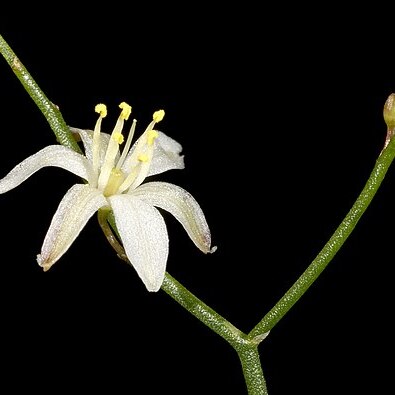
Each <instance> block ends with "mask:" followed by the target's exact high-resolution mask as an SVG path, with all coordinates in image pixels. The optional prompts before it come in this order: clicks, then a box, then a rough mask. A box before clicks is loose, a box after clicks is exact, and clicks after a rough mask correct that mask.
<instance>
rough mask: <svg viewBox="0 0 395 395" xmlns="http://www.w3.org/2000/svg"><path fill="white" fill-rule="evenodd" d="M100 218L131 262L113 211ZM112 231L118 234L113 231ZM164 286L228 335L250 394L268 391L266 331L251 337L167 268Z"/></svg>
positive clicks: (103, 211) (120, 252) (112, 241)
mask: <svg viewBox="0 0 395 395" xmlns="http://www.w3.org/2000/svg"><path fill="white" fill-rule="evenodd" d="M98 219H99V224H100V226H101V228H102V230H103V233H104V235H105V236H106V238H107V240H108V242H109V243H110V245H111V246H112V247H113V248H114V250H115V251H116V252H117V255H118V256H119V257H120V258H121V259H123V260H124V261H125V262H127V263H129V264H130V262H129V260H128V258H127V256H126V254H125V251H124V249H123V247H122V246H121V245H120V243H119V242H118V240H117V237H118V238H119V234H118V231H117V228H116V224H115V218H114V214H113V212H112V211H109V210H107V209H100V210H99V212H98ZM110 225H111V228H110ZM113 231H114V232H115V234H116V235H117V237H116V236H115V235H114V234H113ZM161 288H162V290H163V291H165V292H166V293H167V294H168V295H169V296H171V297H172V298H173V299H174V300H175V301H176V302H177V303H179V304H180V305H181V306H182V307H184V308H185V309H186V310H187V311H188V312H189V313H191V314H192V315H193V316H195V317H196V318H197V319H198V320H200V321H201V322H202V323H203V324H205V325H206V326H207V327H209V328H210V329H211V330H212V331H214V332H215V333H216V334H217V335H219V336H221V337H222V338H223V339H225V340H226V341H227V342H228V343H229V344H230V345H231V346H232V347H233V348H234V349H235V350H236V352H237V354H238V356H239V358H240V361H241V366H242V369H243V375H244V379H245V382H246V386H247V389H248V394H249V395H267V394H268V392H267V388H266V382H265V378H264V376H263V372H262V368H261V363H260V359H259V352H258V345H259V343H260V342H261V341H262V340H263V339H264V338H265V337H266V334H264V335H263V336H260V337H257V338H253V339H250V338H248V336H247V335H246V334H245V333H243V332H242V331H240V330H239V329H237V328H236V327H235V326H234V325H232V324H231V323H230V322H229V321H228V320H226V319H225V318H224V317H222V316H221V315H220V314H218V313H217V312H216V311H214V310H213V309H212V308H210V307H209V306H207V305H206V304H205V303H204V302H202V301H201V300H200V299H199V298H197V297H196V296H195V295H194V294H193V293H192V292H190V291H188V290H187V289H186V288H185V287H184V286H183V285H181V284H180V283H179V282H178V281H177V280H176V279H175V278H173V277H172V276H171V275H170V274H169V273H167V272H166V274H165V278H164V280H163V283H162V287H161Z"/></svg>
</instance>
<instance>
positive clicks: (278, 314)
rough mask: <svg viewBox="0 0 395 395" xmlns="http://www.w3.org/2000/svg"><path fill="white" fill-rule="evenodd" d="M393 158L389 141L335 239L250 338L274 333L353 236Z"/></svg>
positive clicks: (393, 144) (393, 145)
mask: <svg viewBox="0 0 395 395" xmlns="http://www.w3.org/2000/svg"><path fill="white" fill-rule="evenodd" d="M394 157H395V138H393V139H391V140H390V141H389V143H388V145H387V147H386V148H385V149H384V150H383V151H382V153H381V154H380V156H379V157H378V159H377V161H376V164H375V166H374V168H373V171H372V173H371V174H370V177H369V179H368V181H367V182H366V185H365V187H364V188H363V190H362V192H361V194H360V195H359V196H358V198H357V200H356V201H355V203H354V205H353V206H352V208H351V209H350V211H349V212H348V214H347V215H346V217H345V218H344V220H343V221H342V223H341V224H340V225H339V227H338V228H337V229H336V231H335V232H334V234H333V235H332V237H331V238H330V239H329V241H328V242H327V243H326V244H325V246H324V247H323V248H322V250H321V251H320V252H319V254H318V255H317V257H316V258H315V259H314V260H313V262H312V263H311V264H310V266H309V267H308V268H307V269H306V271H305V272H304V273H303V274H302V275H301V276H300V277H299V278H298V280H297V281H296V282H295V283H294V284H293V285H292V287H291V288H290V289H289V290H288V291H287V292H286V293H285V295H284V296H283V297H282V298H281V299H280V300H279V301H278V302H277V303H276V305H275V306H274V307H273V308H272V309H271V310H270V311H269V312H268V313H267V314H266V315H265V316H264V317H263V319H262V320H261V321H260V322H259V323H258V324H257V325H256V326H255V327H254V328H253V329H252V330H251V332H250V333H249V334H248V337H249V338H254V337H256V336H259V335H261V334H263V333H266V332H268V331H269V330H271V329H272V328H273V327H274V326H275V325H276V324H277V323H278V322H279V321H280V319H281V318H282V317H284V315H285V314H286V313H287V312H288V311H289V310H290V309H291V307H292V306H293V305H294V304H295V303H296V302H297V301H298V300H299V298H300V297H301V296H302V295H303V294H304V293H305V292H306V291H307V289H308V288H309V287H310V285H311V284H313V282H314V281H315V280H316V279H317V277H318V276H319V275H320V274H321V273H322V271H323V270H324V269H325V267H326V266H327V265H328V263H329V262H330V261H331V260H332V259H333V257H334V256H335V254H336V253H337V252H338V251H339V249H340V247H341V246H342V245H343V244H344V242H345V241H346V239H347V238H348V236H349V235H350V233H351V232H352V231H353V229H354V228H355V226H356V225H357V223H358V221H359V219H360V218H361V216H362V214H363V213H364V212H365V210H366V209H367V207H368V206H369V204H370V202H371V201H372V199H373V197H374V195H375V194H376V192H377V190H378V188H379V187H380V184H381V182H382V181H383V179H384V177H385V175H386V173H387V170H388V168H389V166H390V165H391V163H392V161H393V159H394Z"/></svg>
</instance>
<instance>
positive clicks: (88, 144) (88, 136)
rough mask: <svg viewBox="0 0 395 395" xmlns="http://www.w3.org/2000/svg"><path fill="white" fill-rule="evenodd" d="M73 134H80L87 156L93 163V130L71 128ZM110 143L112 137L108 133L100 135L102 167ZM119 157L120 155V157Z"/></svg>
mask: <svg viewBox="0 0 395 395" xmlns="http://www.w3.org/2000/svg"><path fill="white" fill-rule="evenodd" d="M69 128H70V130H71V131H72V132H73V133H78V134H79V135H80V136H81V140H82V143H83V144H84V151H85V156H86V157H87V158H88V159H89V161H90V162H91V163H92V158H93V155H92V152H93V151H92V142H93V130H88V129H87V130H85V129H79V128H73V127H71V126H69ZM109 141H110V135H109V134H107V133H100V162H99V163H100V166H101V165H102V164H103V161H104V156H105V155H106V151H107V146H108V142H109ZM118 156H119V155H118ZM117 159H118V158H117Z"/></svg>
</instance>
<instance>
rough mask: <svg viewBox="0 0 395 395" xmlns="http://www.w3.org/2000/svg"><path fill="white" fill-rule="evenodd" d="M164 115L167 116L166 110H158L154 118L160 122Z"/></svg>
mask: <svg viewBox="0 0 395 395" xmlns="http://www.w3.org/2000/svg"><path fill="white" fill-rule="evenodd" d="M164 116H165V111H164V110H158V111H155V112H154V115H153V116H152V118H153V119H154V121H155V122H160V121H161V120H162V119H163V117H164Z"/></svg>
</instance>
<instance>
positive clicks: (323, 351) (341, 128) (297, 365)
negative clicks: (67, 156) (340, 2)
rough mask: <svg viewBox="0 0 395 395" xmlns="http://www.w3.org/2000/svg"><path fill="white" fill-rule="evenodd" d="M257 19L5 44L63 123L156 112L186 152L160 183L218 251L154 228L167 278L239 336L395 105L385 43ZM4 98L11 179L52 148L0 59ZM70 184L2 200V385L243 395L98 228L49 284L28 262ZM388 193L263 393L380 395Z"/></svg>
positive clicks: (358, 181) (48, 173)
mask: <svg viewBox="0 0 395 395" xmlns="http://www.w3.org/2000/svg"><path fill="white" fill-rule="evenodd" d="M253 14H254V12H251V14H248V15H246V16H244V15H243V16H241V17H240V18H239V15H238V11H237V10H234V15H232V16H231V17H224V16H222V17H221V16H220V15H216V16H209V15H211V14H210V13H208V14H205V15H203V16H202V17H201V18H200V19H199V21H198V22H196V24H193V23H191V22H190V21H189V20H188V19H187V20H185V19H180V20H179V21H178V23H177V24H176V25H171V23H169V24H167V25H166V24H165V23H163V25H158V24H156V23H153V22H152V21H150V19H149V18H147V25H146V26H145V27H143V28H140V27H135V28H133V27H131V25H125V26H122V27H120V26H118V27H117V28H111V27H109V28H103V27H100V28H92V27H91V26H89V27H86V26H85V24H84V23H83V22H82V21H81V22H79V21H78V22H75V23H73V22H69V24H68V28H67V29H66V30H65V29H64V27H63V26H62V25H61V24H60V25H59V26H53V27H51V28H50V29H48V30H47V32H42V31H41V32H38V31H36V30H34V29H33V30H25V31H19V30H18V31H16V30H9V31H7V30H6V31H3V32H1V33H2V34H3V36H4V38H5V39H6V40H7V41H8V43H9V44H10V45H11V46H12V48H13V49H14V51H15V52H16V53H17V55H18V56H19V57H20V59H21V61H22V62H23V63H24V65H25V66H26V67H27V68H28V70H29V71H30V73H31V74H32V75H33V77H34V78H35V79H36V81H37V82H38V84H39V85H40V87H41V88H42V89H43V91H44V92H45V93H46V95H47V96H48V97H49V98H50V99H51V100H52V101H53V102H54V103H55V104H57V105H58V106H59V107H60V109H61V111H62V113H63V116H64V118H65V120H66V122H67V123H68V124H69V125H72V126H76V127H81V128H87V129H88V128H93V126H94V123H95V121H96V114H95V113H94V111H93V109H94V106H95V104H97V103H99V102H104V103H106V104H107V106H108V110H109V116H108V117H107V118H106V120H105V121H104V125H105V126H107V127H108V129H110V128H111V127H112V126H113V122H115V120H116V118H117V116H118V107H117V106H118V104H119V103H120V102H121V101H127V102H128V103H129V104H131V105H132V107H133V115H134V117H136V118H137V119H138V121H139V125H140V128H141V127H143V126H145V125H146V123H147V122H149V120H150V119H151V115H152V113H153V111H155V110H157V109H159V108H163V109H165V111H166V116H165V118H164V120H163V121H162V123H161V124H160V129H161V130H162V131H164V132H165V133H167V134H168V135H169V136H171V137H173V138H174V139H176V140H177V141H179V142H180V143H181V144H182V145H183V152H184V154H185V162H186V169H185V170H183V171H172V172H168V173H165V174H163V175H162V176H158V178H157V179H158V180H159V179H160V180H164V181H169V182H173V183H175V184H177V185H180V186H182V187H183V188H185V189H187V190H188V191H189V192H191V193H192V194H193V195H194V197H195V198H196V199H197V201H198V202H199V203H200V205H201V207H202V209H203V210H204V212H205V215H206V218H207V221H208V223H209V225H210V228H211V232H212V237H213V244H215V245H217V246H218V251H217V252H216V253H215V254H213V255H210V256H205V255H203V254H202V253H200V252H199V251H198V250H197V249H196V248H195V247H194V246H193V244H192V242H191V241H190V240H189V239H188V237H187V235H186V234H185V232H184V231H183V229H182V227H181V226H180V225H179V224H178V223H177V222H176V221H175V220H174V218H172V217H171V216H170V215H166V223H167V225H168V231H169V236H170V255H169V260H168V267H167V269H168V271H169V273H170V274H172V275H173V276H174V277H175V278H176V279H178V280H179V281H180V282H181V283H182V284H183V285H185V286H186V287H187V288H188V289H189V290H190V291H192V292H193V293H195V294H196V295H197V296H198V297H200V298H201V299H202V300H203V301H205V302H206V303H207V304H208V305H209V306H211V307H213V308H214V309H215V310H217V311H218V312H219V313H220V314H222V315H223V316H224V317H226V318H227V319H229V320H230V321H231V322H232V323H233V324H234V325H236V326H237V327H239V328H240V329H241V330H243V331H246V332H248V331H249V330H250V329H251V328H252V327H253V326H254V325H255V324H256V323H257V322H258V321H259V320H260V318H261V317H262V316H263V315H264V314H265V313H266V312H267V311H268V310H269V309H270V308H271V307H272V306H273V304H274V303H275V302H276V301H277V300H278V299H279V298H280V297H281V296H282V295H283V293H284V292H285V291H286V290H287V289H288V288H289V287H290V286H291V285H292V284H293V282H294V281H295V280H296V279H297V278H298V276H299V275H300V274H301V273H302V272H303V270H304V269H305V268H306V267H307V265H308V264H309V262H310V261H311V260H312V259H313V258H314V257H315V256H316V254H317V253H318V252H319V251H320V249H321V248H322V246H323V245H324V243H325V242H326V240H327V239H328V238H329V237H330V235H331V234H332V232H333V231H334V230H335V228H336V227H337V225H338V224H339V223H340V221H341V220H342V218H343V217H344V215H345V214H346V213H347V211H348V210H349V208H350V207H351V205H352V203H353V201H354V200H355V198H356V197H357V196H358V194H359V192H360V191H361V189H362V187H363V185H364V183H365V181H366V180H367V178H368V176H369V174H370V171H371V170H372V168H373V166H374V162H375V159H376V157H377V156H378V154H379V153H380V150H381V148H382V146H383V142H384V138H385V133H386V127H385V124H384V122H383V119H382V108H383V104H384V102H385V100H386V98H387V96H388V95H389V94H390V93H392V92H395V79H394V67H393V64H394V63H393V61H392V57H391V46H390V44H391V36H388V35H387V34H386V32H384V31H383V32H378V31H377V29H373V27H372V26H371V23H373V22H372V21H371V20H366V19H361V18H360V16H359V15H357V16H356V15H347V16H346V15H343V14H342V13H336V14H334V16H333V18H329V19H328V21H327V22H325V23H323V20H322V18H321V17H320V16H319V15H318V16H316V18H315V19H314V20H311V21H309V23H308V24H307V25H306V24H304V22H303V23H302V22H300V23H298V22H297V21H295V20H294V21H293V23H292V25H290V23H289V21H288V20H285V19H283V17H282V16H281V14H276V15H277V17H276V19H275V20H276V22H275V23H274V21H271V18H272V16H271V14H270V13H268V14H263V15H261V16H260V17H257V15H255V16H254V15H253ZM218 18H219V19H218ZM132 21H133V18H132V17H131V21H130V22H131V23H132ZM219 21H220V22H221V24H219ZM148 22H152V23H148ZM269 23H274V26H273V25H272V27H271V28H269V27H268V24H269ZM101 26H102V24H101ZM373 30H375V33H376V35H373V34H372V31H373ZM43 37H45V39H44V40H43ZM392 43H393V40H392ZM392 51H393V49H392ZM0 103H1V120H2V122H1V141H2V143H1V153H2V154H1V156H0V169H1V175H5V174H6V173H7V172H8V171H9V170H10V169H11V168H12V167H13V166H14V165H16V164H17V163H19V162H20V161H21V160H23V159H24V158H26V157H27V156H29V155H31V154H33V153H35V152H36V151H38V150H39V149H40V148H42V147H44V146H46V145H49V144H53V143H54V142H55V139H54V136H53V134H52V132H51V129H50V128H49V126H48V124H47V123H46V120H45V119H44V117H43V116H42V115H41V113H40V112H39V111H38V110H37V108H36V106H35V104H34V103H33V101H32V100H31V99H30V98H29V96H28V94H27V93H26V92H25V91H24V89H23V88H22V86H21V85H20V83H19V81H18V80H17V79H16V77H14V75H13V73H12V71H11V69H10V68H9V66H8V65H7V63H6V62H5V61H4V60H1V59H0ZM140 130H141V129H140ZM76 181H78V180H77V179H76V177H75V176H74V175H72V174H69V173H67V172H65V171H63V170H60V169H56V168H46V169H43V170H41V171H40V172H38V173H36V174H35V175H34V176H32V177H31V178H30V179H29V180H27V181H26V182H24V183H23V184H22V185H21V186H20V187H18V188H17V189H15V190H12V191H10V192H8V193H6V194H4V195H2V196H1V197H0V205H1V213H2V237H1V244H2V255H3V258H2V259H1V272H0V290H1V291H0V306H1V317H2V318H1V320H2V341H1V343H0V347H1V359H2V366H3V367H4V366H5V369H4V368H3V370H2V373H1V375H2V376H3V377H2V385H5V386H7V385H8V384H10V385H12V386H13V388H15V389H18V388H19V386H21V385H23V384H26V383H28V385H29V387H30V388H31V389H40V390H41V389H49V390H51V389H52V390H54V392H55V393H57V391H56V389H57V388H58V387H59V388H61V389H65V388H70V389H71V390H73V389H74V390H77V389H78V390H87V391H91V392H95V391H97V390H101V389H103V390H104V391H105V392H107V393H113V394H118V393H119V394H121V393H126V392H128V393H144V394H155V393H172V394H189V393H193V394H194V393H197V394H198V393H204V394H207V395H208V394H217V393H221V394H222V393H229V394H235V395H238V394H240V395H241V394H245V393H246V390H245V387H244V382H243V377H242V373H241V369H240V366H239V361H238V359H237V355H236V353H235V352H234V351H233V350H232V349H231V347H230V346H229V345H228V344H227V343H226V342H225V341H223V340H222V339H221V338H219V337H218V336H217V335H215V334H214V333H212V332H211V331H210V330H209V329H207V328H206V327H205V326H204V325H203V324H201V323H200V322H199V321H197V320H196V319H195V318H194V317H192V316H191V315H189V314H188V313H187V312H186V311H184V310H183V309H182V308H181V307H180V306H179V305H178V304H176V303H175V302H174V301H173V300H172V299H171V298H169V297H168V296H167V295H166V294H165V293H164V292H163V291H159V292H158V293H153V294H152V293H148V292H147V291H146V290H145V287H144V286H143V284H142V283H141V281H140V280H139V279H138V277H137V275H136V274H135V272H134V270H133V269H132V268H131V267H129V266H127V265H126V264H125V263H123V262H122V261H120V260H119V259H117V257H116V256H115V254H114V253H113V251H112V249H111V248H110V246H109V245H108V244H107V242H106V240H105V239H104V236H103V235H102V234H101V231H100V229H99V227H98V225H97V221H96V219H95V218H92V220H91V221H90V222H89V223H88V225H87V226H86V227H85V228H84V229H83V231H82V232H81V234H80V236H79V237H78V238H77V240H76V242H75V243H74V244H73V245H72V247H71V248H70V249H69V251H68V252H67V253H66V254H65V255H64V256H63V257H62V258H61V260H60V261H59V262H58V263H56V265H55V266H54V267H53V268H52V269H51V270H50V271H49V272H47V273H43V272H42V270H41V269H40V268H39V267H38V265H37V263H36V261H35V257H36V254H37V253H38V252H39V251H40V248H41V244H42V241H43V239H44V236H45V233H46V231H47V228H48V225H49V223H50V220H51V218H52V215H53V213H54V212H55V210H56V207H57V205H58V203H59V201H60V199H61V198H62V196H63V195H64V193H65V192H66V191H67V190H68V188H69V187H70V186H71V185H72V184H73V183H75V182H76ZM394 185H395V172H394V169H393V168H390V171H389V173H388V175H387V177H386V179H385V181H384V183H383V185H382V187H381V189H380V191H379V192H378V194H377V196H376V197H375V199H374V201H373V203H372V205H371V206H370V207H369V209H368V211H367V212H366V214H365V215H364V216H363V218H362V220H361V221H360V223H359V224H358V226H357V228H356V230H355V231H354V233H353V234H352V235H351V237H350V238H349V240H348V241H347V243H346V244H345V246H344V247H343V248H342V249H341V251H340V252H339V254H338V255H337V256H336V257H335V259H334V260H333V261H332V262H331V264H330V265H329V266H328V268H327V269H326V270H325V271H324V273H323V274H322V276H321V277H320V278H319V280H318V281H317V282H316V283H315V284H314V285H313V286H312V287H311V289H310V290H309V291H308V292H307V293H306V294H305V295H304V296H303V298H302V299H301V300H300V301H299V302H298V303H297V304H296V305H295V307H294V308H293V309H292V310H291V311H290V312H289V313H288V314H287V315H286V316H285V317H284V318H283V319H282V320H281V322H280V323H279V324H278V325H277V326H276V327H275V328H274V329H273V331H272V333H271V334H270V336H269V337H268V338H267V339H266V340H265V341H264V342H263V343H262V345H261V346H260V352H261V358H262V365H263V369H264V372H265V376H266V379H267V382H268V388H269V393H270V395H276V394H288V393H291V392H292V393H303V394H326V393H328V394H332V393H336V394H350V393H360V392H361V391H362V390H363V391H366V392H368V391H369V390H370V391H372V392H374V393H381V392H382V389H383V388H386V387H387V386H389V385H390V384H391V377H390V376H389V366H388V365H387V362H385V359H384V358H385V357H386V356H389V357H390V354H391V349H392V336H390V335H391V334H392V332H393V331H392V324H391V323H390V317H391V314H392V306H393V302H392V299H391V298H392V287H393V281H392V277H391V273H392V266H393V253H392V252H393V234H394V229H393V228H394V226H393V224H394V220H395V214H394V211H393V202H394V201H395V188H394ZM387 354H389V355H387ZM54 383H55V384H54ZM54 386H55V387H54ZM141 388H143V390H142V389H141Z"/></svg>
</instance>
